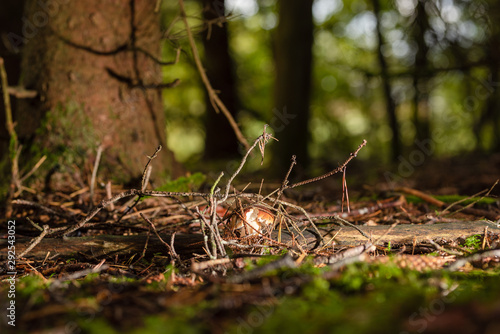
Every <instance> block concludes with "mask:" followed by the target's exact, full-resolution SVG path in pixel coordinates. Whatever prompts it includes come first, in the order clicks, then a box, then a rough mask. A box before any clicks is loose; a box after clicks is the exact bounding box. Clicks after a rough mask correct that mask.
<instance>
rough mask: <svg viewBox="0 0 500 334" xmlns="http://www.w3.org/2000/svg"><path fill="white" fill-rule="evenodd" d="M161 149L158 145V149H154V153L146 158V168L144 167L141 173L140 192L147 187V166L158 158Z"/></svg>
mask: <svg viewBox="0 0 500 334" xmlns="http://www.w3.org/2000/svg"><path fill="white" fill-rule="evenodd" d="M161 149H162V147H161V145H158V147H157V148H156V150H155V153H153V155H152V156H150V157H149V156H148V162H147V163H146V166H144V171H143V172H142V180H141V190H142V191H144V190H146V186H147V175H146V174H147V171H148V167H149V164H150V163H151V161H152V160H153V159H155V158H156V157H157V156H158V152H160V151H161Z"/></svg>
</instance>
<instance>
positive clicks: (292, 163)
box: [259, 155, 297, 206]
mask: <svg viewBox="0 0 500 334" xmlns="http://www.w3.org/2000/svg"><path fill="white" fill-rule="evenodd" d="M296 164H297V157H296V156H295V155H292V162H291V163H290V167H289V168H288V172H287V173H286V175H285V178H284V179H283V182H282V183H281V187H280V188H279V190H278V194H277V195H276V200H278V199H280V197H281V195H283V191H284V189H285V187H286V186H287V185H288V182H289V181H288V178H289V177H290V173H291V172H292V169H293V166H295V165H296ZM259 193H260V192H259ZM274 205H276V202H274V204H273V206H274Z"/></svg>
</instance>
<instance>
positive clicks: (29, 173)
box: [20, 155, 47, 183]
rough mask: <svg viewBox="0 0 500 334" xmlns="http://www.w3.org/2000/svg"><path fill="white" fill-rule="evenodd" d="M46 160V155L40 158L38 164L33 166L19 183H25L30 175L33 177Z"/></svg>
mask: <svg viewBox="0 0 500 334" xmlns="http://www.w3.org/2000/svg"><path fill="white" fill-rule="evenodd" d="M46 159H47V156H46V155H44V156H43V157H41V158H40V160H38V162H37V163H36V164H35V166H33V168H31V170H30V171H29V172H28V173H26V174H25V175H24V176H23V177H21V180H20V181H21V183H22V182H23V181H25V180H26V179H27V178H29V177H30V176H31V175H33V173H34V172H36V171H37V169H38V168H40V166H41V165H42V164H43V163H44V162H45V160H46Z"/></svg>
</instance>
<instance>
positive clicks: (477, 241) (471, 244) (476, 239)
mask: <svg viewBox="0 0 500 334" xmlns="http://www.w3.org/2000/svg"><path fill="white" fill-rule="evenodd" d="M464 246H465V247H468V248H472V249H475V250H479V249H481V246H482V239H481V236H480V235H479V234H475V235H471V236H470V237H468V238H467V239H465V242H464Z"/></svg>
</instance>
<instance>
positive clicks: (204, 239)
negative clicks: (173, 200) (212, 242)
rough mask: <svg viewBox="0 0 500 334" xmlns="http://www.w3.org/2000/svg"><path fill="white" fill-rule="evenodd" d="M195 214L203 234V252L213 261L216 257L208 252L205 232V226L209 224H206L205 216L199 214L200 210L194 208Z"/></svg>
mask: <svg viewBox="0 0 500 334" xmlns="http://www.w3.org/2000/svg"><path fill="white" fill-rule="evenodd" d="M196 213H198V215H199V217H200V219H201V233H202V234H203V242H204V243H205V252H207V255H208V257H209V258H210V259H211V260H215V259H217V257H216V256H215V255H213V254H212V252H211V251H210V248H209V247H208V236H207V233H206V231H205V225H207V226H208V225H209V224H208V222H207V220H206V218H205V216H204V215H203V214H202V213H201V212H200V208H198V207H196Z"/></svg>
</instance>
